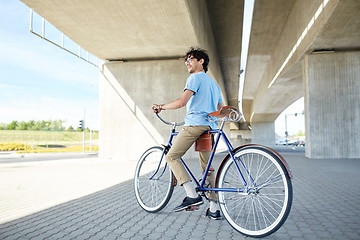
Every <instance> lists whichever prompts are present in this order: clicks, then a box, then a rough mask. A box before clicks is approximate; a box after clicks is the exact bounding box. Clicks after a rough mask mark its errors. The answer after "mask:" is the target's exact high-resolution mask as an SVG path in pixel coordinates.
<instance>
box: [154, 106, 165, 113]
mask: <svg viewBox="0 0 360 240" xmlns="http://www.w3.org/2000/svg"><path fill="white" fill-rule="evenodd" d="M162 106H163V104H162V105H158V104H153V105H152V107H151V109H152V110H153V112H154V113H160V112H161V111H162V110H165V109H163V107H162Z"/></svg>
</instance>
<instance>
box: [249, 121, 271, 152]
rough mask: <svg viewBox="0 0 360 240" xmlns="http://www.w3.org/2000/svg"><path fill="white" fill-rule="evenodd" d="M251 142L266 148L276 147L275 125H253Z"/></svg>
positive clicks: (258, 123) (264, 123) (266, 123)
mask: <svg viewBox="0 0 360 240" xmlns="http://www.w3.org/2000/svg"><path fill="white" fill-rule="evenodd" d="M251 142H252V143H256V144H261V145H266V146H274V145H275V123H274V122H255V123H252V124H251Z"/></svg>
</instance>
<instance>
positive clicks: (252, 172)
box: [218, 146, 293, 238]
mask: <svg viewBox="0 0 360 240" xmlns="http://www.w3.org/2000/svg"><path fill="white" fill-rule="evenodd" d="M233 153H234V158H235V159H236V162H237V163H238V166H239V168H240V170H241V172H242V174H243V176H244V178H245V180H246V181H247V182H248V187H250V190H249V191H246V192H245V193H242V194H240V193H239V192H225V191H219V192H218V201H219V204H220V209H221V212H222V214H223V216H224V217H225V219H226V220H227V222H228V223H229V224H230V225H231V226H232V227H233V228H234V229H236V230H237V231H238V232H240V233H242V234H243V235H246V236H250V237H255V238H258V237H259V238H260V237H265V236H268V235H270V234H272V233H274V232H276V231H277V230H278V229H279V228H280V227H281V226H282V225H283V224H284V222H285V221H286V219H287V217H288V215H289V213H290V209H291V205H292V199H293V190H292V184H291V179H290V176H289V174H288V172H287V170H286V168H285V166H284V164H283V163H282V161H281V160H280V158H279V157H278V156H277V155H276V154H274V153H272V152H271V151H269V150H268V149H266V148H263V147H261V146H250V147H244V148H239V149H236V150H234V152H233ZM240 159H241V161H242V162H243V164H244V165H243V164H241V162H240V161H239V160H240ZM224 161H225V164H224V166H223V167H222V169H221V170H220V172H219V178H218V187H219V188H236V189H245V186H244V183H243V180H242V178H241V176H240V174H239V171H238V169H237V167H236V165H235V164H234V161H233V159H232V158H231V157H230V158H228V159H227V160H226V159H225V160H224ZM244 166H245V168H246V169H247V170H248V171H246V170H245V168H244ZM250 176H251V177H252V179H253V180H254V181H252V180H251V177H250Z"/></svg>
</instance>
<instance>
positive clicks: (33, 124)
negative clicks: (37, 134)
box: [27, 120, 36, 130]
mask: <svg viewBox="0 0 360 240" xmlns="http://www.w3.org/2000/svg"><path fill="white" fill-rule="evenodd" d="M35 124H36V122H35V121H34V120H30V121H29V122H27V129H28V130H35V129H34V128H35Z"/></svg>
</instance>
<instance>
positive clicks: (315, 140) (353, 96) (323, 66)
mask: <svg viewBox="0 0 360 240" xmlns="http://www.w3.org/2000/svg"><path fill="white" fill-rule="evenodd" d="M303 72H304V74H303V76H304V89H305V127H306V157H309V158H360V137H359V136H360V52H339V53H326V54H325V53H323V54H312V55H308V56H305V58H304V60H303Z"/></svg>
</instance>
